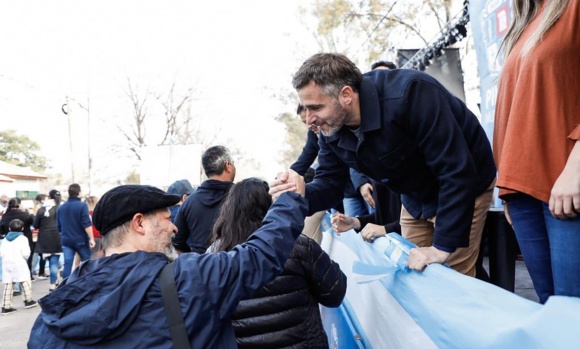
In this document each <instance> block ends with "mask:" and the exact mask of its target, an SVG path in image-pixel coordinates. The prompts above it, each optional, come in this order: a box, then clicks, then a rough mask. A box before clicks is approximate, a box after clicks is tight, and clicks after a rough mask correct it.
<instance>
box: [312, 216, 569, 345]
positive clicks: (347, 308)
mask: <svg viewBox="0 0 580 349" xmlns="http://www.w3.org/2000/svg"><path fill="white" fill-rule="evenodd" d="M323 227H325V231H324V233H323V236H324V237H323V240H322V244H321V246H322V248H323V249H324V250H325V251H326V252H327V253H329V255H330V256H331V258H332V259H333V260H334V261H336V262H337V263H339V264H340V267H341V269H342V271H343V272H344V273H345V274H346V276H347V277H348V284H347V285H348V286H347V293H346V297H345V301H344V302H343V305H342V306H341V309H339V310H333V309H326V308H324V307H323V309H322V316H323V322H324V327H325V330H326V332H327V335H328V337H329V344H330V347H331V348H341V349H343V348H346V349H348V348H367V349H368V348H378V349H385V348H494V349H496V348H506V349H508V348H509V349H512V348H579V347H580V339H578V336H577V333H576V331H578V326H580V299H577V298H571V297H561V296H554V297H551V298H550V299H549V300H548V302H547V303H546V304H545V305H543V306H542V305H540V304H538V303H535V302H532V301H529V300H527V299H524V298H522V297H519V296H517V295H515V294H513V293H511V292H508V291H506V290H504V289H502V288H499V287H497V286H494V285H492V284H489V283H486V282H483V281H480V280H477V279H475V278H472V277H468V276H465V275H462V274H459V273H457V272H456V271H454V270H452V269H450V268H447V267H445V266H442V265H439V264H434V265H430V266H428V267H427V268H426V269H425V271H424V272H422V273H421V272H416V271H410V270H408V269H406V268H404V265H405V264H406V259H407V256H408V250H409V248H411V247H412V246H413V245H412V244H410V243H409V242H408V241H406V240H405V239H403V238H402V237H401V236H399V235H397V234H394V233H393V234H389V235H388V236H386V237H384V238H379V239H376V240H375V241H374V242H373V243H368V242H365V241H363V240H362V238H361V236H360V235H359V234H356V233H355V232H354V231H349V232H347V233H343V234H341V235H340V236H337V235H336V233H335V232H334V231H333V230H332V229H331V228H329V227H330V225H329V216H328V215H327V216H326V217H325V222H324V224H323ZM390 257H393V258H392V259H391V258H390ZM397 260H398V262H399V263H397ZM397 264H398V265H399V266H403V267H402V268H399V267H397Z"/></svg>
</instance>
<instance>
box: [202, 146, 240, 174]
mask: <svg viewBox="0 0 580 349" xmlns="http://www.w3.org/2000/svg"><path fill="white" fill-rule="evenodd" d="M228 162H229V163H232V164H233V163H234V162H233V160H232V155H231V153H230V151H229V150H228V148H226V147H224V146H223V145H216V146H213V147H210V148H208V149H207V150H206V151H205V152H204V153H203V155H202V156H201V164H202V166H203V171H204V172H205V175H206V176H208V177H209V176H212V175H218V176H219V175H221V174H222V173H223V172H224V170H225V168H226V165H227V163H228Z"/></svg>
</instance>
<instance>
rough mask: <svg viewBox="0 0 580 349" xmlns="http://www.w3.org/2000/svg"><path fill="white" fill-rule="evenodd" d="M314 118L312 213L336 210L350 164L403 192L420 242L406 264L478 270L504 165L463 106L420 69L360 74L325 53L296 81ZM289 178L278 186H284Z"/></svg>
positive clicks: (404, 216) (410, 232)
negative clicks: (315, 152)
mask: <svg viewBox="0 0 580 349" xmlns="http://www.w3.org/2000/svg"><path fill="white" fill-rule="evenodd" d="M293 85H294V88H296V90H297V91H298V95H299V98H300V104H301V105H303V106H304V107H305V108H306V109H307V112H308V115H307V122H308V124H309V125H315V126H318V127H319V128H320V131H321V133H322V137H320V139H319V146H320V151H319V153H318V163H319V167H318V169H317V172H316V177H315V179H314V181H313V182H311V183H309V184H308V185H307V188H306V197H307V198H308V200H309V202H310V213H312V212H317V211H319V210H323V209H326V208H329V207H332V206H333V205H334V204H335V203H336V201H337V200H339V197H340V193H341V190H340V189H342V188H343V187H344V185H345V183H346V181H347V180H348V179H349V167H350V168H353V169H355V170H357V171H359V172H361V173H363V174H365V175H367V176H368V177H369V178H372V179H374V180H375V181H378V182H380V183H384V184H386V185H387V186H388V187H389V188H391V189H392V190H393V191H395V192H397V193H400V194H402V195H401V200H402V203H403V210H402V213H401V222H400V223H401V228H402V233H403V236H405V237H406V238H408V239H409V240H411V241H412V242H414V243H415V244H416V245H417V246H419V247H418V248H414V249H412V250H411V253H410V255H409V260H408V266H409V267H410V268H412V269H416V270H423V269H424V268H425V266H427V265H428V264H430V263H445V262H448V263H449V264H450V265H451V266H452V267H453V268H454V269H456V270H458V271H460V272H463V273H465V274H468V275H475V262H476V260H477V255H478V251H479V243H480V240H481V232H482V230H483V225H484V222H485V216H486V214H487V210H488V209H489V207H490V205H491V198H492V193H493V184H494V180H495V174H496V167H495V164H494V160H493V155H492V151H491V146H490V144H489V141H488V139H487V137H486V135H485V133H484V131H483V128H482V127H481V125H480V124H479V121H478V120H477V118H476V117H475V115H473V113H471V112H470V111H469V110H468V109H467V107H466V106H465V104H464V103H463V102H461V101H460V100H459V99H457V98H456V97H454V96H452V95H451V94H450V93H449V92H448V91H447V90H446V89H445V88H444V87H443V86H442V85H441V84H440V83H439V82H437V81H436V80H435V79H433V78H432V77H430V76H428V75H426V74H424V73H421V72H417V71H413V70H375V71H371V72H368V73H366V74H365V75H362V74H361V72H360V70H359V69H358V68H357V67H356V66H355V65H354V63H352V62H351V61H350V60H349V59H348V58H346V57H345V56H343V55H340V54H317V55H314V56H312V57H311V58H309V59H308V60H306V62H304V64H303V65H302V66H301V67H300V69H299V70H298V72H297V73H296V75H295V76H294V79H293ZM285 181H286V175H285V174H280V175H279V176H278V179H277V180H276V181H274V182H273V183H272V187H271V193H272V194H276V193H277V192H278V191H281V190H285V189H286V188H287V186H288V185H289V184H288V183H286V182H285Z"/></svg>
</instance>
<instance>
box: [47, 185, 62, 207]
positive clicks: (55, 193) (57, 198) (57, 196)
mask: <svg viewBox="0 0 580 349" xmlns="http://www.w3.org/2000/svg"><path fill="white" fill-rule="evenodd" d="M48 197H49V198H51V199H53V200H54V207H56V208H58V207H59V206H60V200H61V195H60V191H58V190H56V189H53V190H51V191H49V192H48Z"/></svg>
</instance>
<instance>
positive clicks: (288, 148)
mask: <svg viewBox="0 0 580 349" xmlns="http://www.w3.org/2000/svg"><path fill="white" fill-rule="evenodd" d="M276 121H278V122H281V123H282V124H284V126H285V128H286V136H285V138H286V143H285V145H284V149H283V150H282V162H283V165H284V167H285V168H288V167H290V165H292V164H293V163H294V161H296V159H298V155H300V153H301V152H302V148H303V147H304V144H305V143H306V134H307V131H308V129H307V128H306V125H304V124H303V123H302V121H301V120H300V118H299V117H298V116H297V115H294V114H291V113H283V114H280V115H278V116H277V117H276Z"/></svg>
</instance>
